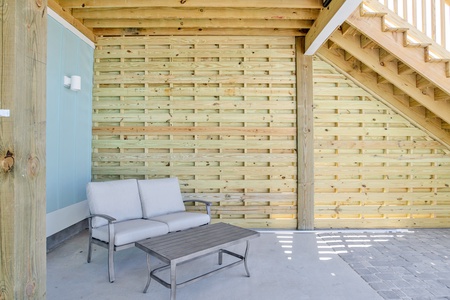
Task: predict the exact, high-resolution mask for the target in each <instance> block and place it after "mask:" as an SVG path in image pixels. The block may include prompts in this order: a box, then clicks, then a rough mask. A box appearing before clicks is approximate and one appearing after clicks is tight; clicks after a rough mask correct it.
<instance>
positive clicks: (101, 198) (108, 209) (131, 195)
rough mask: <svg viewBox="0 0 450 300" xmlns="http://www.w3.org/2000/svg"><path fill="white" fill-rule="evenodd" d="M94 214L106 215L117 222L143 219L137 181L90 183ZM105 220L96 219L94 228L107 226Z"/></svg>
mask: <svg viewBox="0 0 450 300" xmlns="http://www.w3.org/2000/svg"><path fill="white" fill-rule="evenodd" d="M86 193H87V199H88V204H89V209H90V211H91V213H92V214H105V215H109V216H111V217H113V218H116V219H117V221H125V220H131V219H140V218H142V206H141V201H140V199H139V190H138V186H137V180H136V179H126V180H114V181H106V182H89V183H88V184H87V188H86ZM106 224H107V221H106V220H105V219H103V218H94V219H93V220H92V227H94V228H96V227H99V226H103V225H106Z"/></svg>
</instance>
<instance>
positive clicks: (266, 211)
mask: <svg viewBox="0 0 450 300" xmlns="http://www.w3.org/2000/svg"><path fill="white" fill-rule="evenodd" d="M294 43H295V41H294V38H289V37H287V38H284V37H228V38H227V37H123V38H120V37H119V38H99V39H98V44H97V49H96V51H95V60H96V61H95V78H94V91H93V109H94V111H93V122H94V124H93V170H92V173H93V180H96V181H102V180H113V179H125V178H139V179H143V178H161V177H178V178H179V180H180V183H181V186H182V192H183V193H184V196H185V198H186V199H189V198H199V199H206V200H210V201H212V202H214V206H213V208H212V214H213V218H214V222H217V221H225V222H228V223H232V224H236V225H241V226H244V227H260V228H261V227H272V228H296V225H297V220H296V214H297V196H296V195H297V191H296V184H297V182H296V180H297V177H296V174H297V164H296V160H297V155H296V150H295V149H296V136H297V133H296V99H295V95H296V93H295V45H294ZM197 209H200V207H190V210H197Z"/></svg>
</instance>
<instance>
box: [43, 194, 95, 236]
mask: <svg viewBox="0 0 450 300" xmlns="http://www.w3.org/2000/svg"><path fill="white" fill-rule="evenodd" d="M88 215H89V206H88V203H87V200H84V201H81V202H78V203H76V204H73V205H71V206H67V207H64V208H62V209H58V210H55V211H53V212H51V213H48V214H47V229H46V231H47V237H49V236H51V235H53V234H55V233H57V232H59V231H61V230H63V229H66V228H67V227H69V226H72V225H74V224H76V223H78V222H80V221H82V220H84V219H85V218H86V217H87V216H88Z"/></svg>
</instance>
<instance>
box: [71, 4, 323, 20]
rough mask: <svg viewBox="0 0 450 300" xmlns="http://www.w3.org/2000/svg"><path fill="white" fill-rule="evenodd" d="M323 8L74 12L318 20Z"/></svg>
mask: <svg viewBox="0 0 450 300" xmlns="http://www.w3.org/2000/svg"><path fill="white" fill-rule="evenodd" d="M318 14H319V10H312V9H311V10H309V9H306V10H305V9H297V8H257V9H240V8H175V7H163V8H155V7H153V8H123V9H122V8H114V9H79V8H76V9H75V8H74V9H73V10H72V15H73V16H74V17H75V18H77V19H105V18H106V19H154V18H155V17H156V16H157V18H158V19H208V18H211V19H269V20H270V19H274V20H315V19H316V18H317V15H318Z"/></svg>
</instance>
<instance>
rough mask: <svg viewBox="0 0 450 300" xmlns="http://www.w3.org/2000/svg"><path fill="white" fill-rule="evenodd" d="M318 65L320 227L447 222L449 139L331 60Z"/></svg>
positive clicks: (449, 209)
mask: <svg viewBox="0 0 450 300" xmlns="http://www.w3.org/2000/svg"><path fill="white" fill-rule="evenodd" d="M314 68H315V70H314V72H315V78H316V77H317V76H319V77H320V78H322V80H320V81H316V83H315V87H317V86H320V89H315V95H314V109H315V110H314V112H315V113H314V122H315V123H314V133H315V145H314V148H315V157H314V160H315V168H314V172H315V206H314V215H315V220H314V224H315V226H316V227H317V228H398V227H407V228H408V227H411V228H416V227H426V228H432V227H448V224H449V222H450V207H449V204H450V201H449V199H450V155H449V153H448V150H447V148H446V146H445V145H443V144H442V143H439V142H438V141H436V140H433V139H432V138H431V137H430V136H429V135H428V134H426V133H425V132H424V131H423V130H421V129H419V128H417V127H415V126H414V125H413V124H412V123H410V122H409V121H408V120H407V119H405V118H404V117H402V116H401V115H399V114H397V113H396V112H394V111H393V110H392V109H391V108H390V107H388V106H386V105H385V104H384V103H382V102H381V101H378V100H376V99H375V98H373V97H372V96H370V95H369V96H368V95H367V93H366V92H365V91H363V90H360V88H359V87H358V86H357V85H356V84H354V83H352V82H351V81H350V80H348V78H346V77H345V76H344V75H339V72H338V71H337V70H335V69H333V68H332V67H331V66H330V65H326V64H324V63H323V61H320V60H318V59H317V60H316V61H315V62H314ZM343 89H347V90H349V91H347V92H345V93H340V91H342V90H343ZM350 90H353V92H354V93H355V94H353V95H352V93H353V92H352V91H350ZM322 91H326V92H322ZM333 94H334V96H332V95H333ZM350 95H351V96H350Z"/></svg>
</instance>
